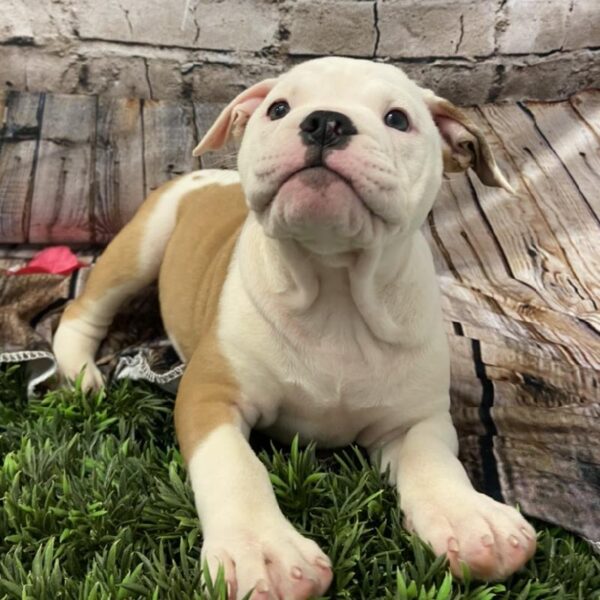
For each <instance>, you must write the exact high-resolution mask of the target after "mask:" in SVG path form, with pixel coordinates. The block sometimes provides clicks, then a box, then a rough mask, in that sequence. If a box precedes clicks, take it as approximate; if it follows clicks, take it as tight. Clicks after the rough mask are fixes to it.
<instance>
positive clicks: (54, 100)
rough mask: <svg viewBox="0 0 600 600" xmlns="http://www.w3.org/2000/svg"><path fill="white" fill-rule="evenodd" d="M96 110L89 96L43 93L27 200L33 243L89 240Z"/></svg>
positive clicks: (30, 237)
mask: <svg viewBox="0 0 600 600" xmlns="http://www.w3.org/2000/svg"><path fill="white" fill-rule="evenodd" d="M96 110H97V98H95V97H92V96H69V95H61V94H57V95H50V96H47V98H46V102H45V106H44V113H43V117H42V131H41V140H40V148H39V158H38V165H37V169H36V173H35V179H34V184H33V197H32V203H31V223H30V227H29V241H31V242H33V243H64V242H68V243H77V242H88V241H90V240H91V239H93V236H92V230H93V229H92V210H91V205H92V199H93V193H94V186H95V183H94V140H95V135H96Z"/></svg>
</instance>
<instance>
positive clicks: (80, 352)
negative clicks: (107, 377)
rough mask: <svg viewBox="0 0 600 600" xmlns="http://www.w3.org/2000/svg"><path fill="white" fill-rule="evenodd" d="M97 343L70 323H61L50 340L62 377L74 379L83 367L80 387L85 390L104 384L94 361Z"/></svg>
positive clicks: (69, 379) (97, 387)
mask: <svg viewBox="0 0 600 600" xmlns="http://www.w3.org/2000/svg"><path fill="white" fill-rule="evenodd" d="M96 346H97V343H96V342H95V341H94V339H93V338H91V337H90V336H86V335H85V334H84V333H82V332H81V331H78V330H77V329H76V328H75V327H73V326H72V325H70V324H68V323H67V324H65V323H61V324H60V325H59V327H58V329H57V330H56V333H55V335H54V340H53V342H52V350H53V351H54V356H55V357H56V362H57V363H58V371H59V373H60V375H61V377H63V378H64V379H67V380H68V381H75V379H77V377H79V375H80V373H81V370H82V369H85V371H84V373H83V379H82V381H81V387H82V388H83V389H84V390H85V391H88V390H94V389H99V388H101V387H103V386H104V378H103V377H102V373H101V372H100V369H98V367H97V366H96V364H95V362H94V353H95V351H96Z"/></svg>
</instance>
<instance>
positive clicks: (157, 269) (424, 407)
mask: <svg viewBox="0 0 600 600" xmlns="http://www.w3.org/2000/svg"><path fill="white" fill-rule="evenodd" d="M231 136H234V137H237V138H238V139H240V140H241V146H240V150H239V157H238V165H239V173H238V172H234V171H218V170H206V171H197V172H194V173H191V174H189V175H186V176H184V177H181V178H179V179H177V180H174V181H171V182H169V183H168V184H166V185H164V186H163V187H161V188H160V189H158V190H156V191H155V192H153V193H152V194H151V195H150V197H149V198H148V199H147V200H146V201H145V203H144V204H143V205H142V207H141V208H140V210H139V211H138V213H137V214H136V216H135V217H134V219H133V220H132V221H131V223H129V224H128V225H127V226H126V227H125V228H124V229H123V230H122V231H121V233H119V235H118V236H117V237H116V238H115V239H114V241H113V242H112V243H111V244H110V245H109V246H108V248H107V249H106V251H105V252H104V254H103V255H102V257H101V258H100V259H99V261H98V264H97V265H96V267H95V268H94V270H93V272H92V274H91V276H90V279H89V282H88V284H87V286H86V289H85V291H84V293H83V294H82V295H81V296H80V297H79V298H78V299H77V300H76V301H74V302H73V303H72V304H71V305H70V306H69V307H68V309H67V310H66V312H65V314H64V317H63V319H62V321H61V324H60V327H59V329H58V331H57V333H56V337H55V341H54V349H55V352H56V355H57V357H58V360H59V363H60V367H61V369H62V372H63V373H64V374H65V375H66V376H69V377H75V376H76V375H77V374H78V373H79V371H80V369H81V368H82V367H83V366H84V365H85V366H86V372H85V384H86V385H88V386H94V385H98V384H101V378H100V375H99V372H98V370H97V368H96V367H95V365H94V354H95V352H96V349H97V347H98V344H99V342H100V340H101V339H102V337H103V336H104V335H105V333H106V330H107V327H108V325H109V323H110V321H111V319H112V317H113V315H114V314H115V312H116V311H117V309H118V307H119V305H121V304H122V303H123V302H124V301H126V300H127V298H129V297H130V296H131V295H132V294H134V293H135V292H136V291H138V290H139V289H140V288H142V287H143V286H145V285H146V284H148V283H149V282H151V281H152V280H154V279H156V278H157V277H158V280H159V289H160V302H161V310H162V316H163V320H164V324H165V327H166V330H167V332H168V334H169V337H170V339H171V340H172V342H173V344H174V345H175V348H176V349H177V351H178V353H179V354H180V355H181V358H182V359H183V360H184V361H185V362H186V364H187V366H186V370H185V374H184V375H183V378H182V381H181V385H180V388H179V393H178V395H177V400H176V404H175V424H176V429H177V437H178V440H179V444H180V446H181V451H182V453H183V455H184V457H185V459H186V461H187V464H188V469H189V474H190V478H191V482H192V486H193V490H194V496H195V499H196V505H197V508H198V512H199V515H200V519H201V522H202V528H203V533H204V546H203V550H202V556H203V558H204V559H206V560H207V561H208V563H209V565H210V568H211V569H212V570H214V571H216V570H217V568H218V565H219V564H222V565H223V566H224V569H225V574H226V578H227V581H228V584H229V588H230V597H231V598H241V597H242V596H243V595H244V594H245V593H246V592H247V591H248V590H249V589H250V588H254V592H253V596H252V597H253V598H254V599H267V598H270V599H274V598H278V599H284V600H293V599H303V598H309V597H311V596H315V595H320V594H323V593H324V592H325V591H326V590H327V588H328V586H329V584H330V581H331V576H332V572H331V567H330V563H329V560H328V558H327V556H326V555H325V554H324V553H323V552H322V551H321V550H320V549H319V548H318V547H317V545H316V544H315V543H314V542H312V541H310V540H308V539H306V538H304V537H302V536H301V535H300V534H299V533H298V532H297V531H296V530H295V529H294V527H293V526H292V525H291V524H290V523H289V522H288V521H287V520H286V518H285V517H284V516H283V514H282V513H281V511H280V509H279V507H278V505H277V502H276V500H275V496H274V494H273V490H272V489H271V485H270V482H269V477H268V475H267V472H266V471H265V469H264V467H263V466H262V464H261V463H260V461H259V460H258V459H257V457H256V456H255V455H254V453H253V452H252V450H251V448H250V446H249V445H248V443H247V438H248V433H249V431H250V430H251V429H252V428H254V427H256V428H259V429H262V430H265V431H267V432H268V433H269V434H271V435H273V436H274V437H276V438H278V439H281V440H289V439H291V438H292V437H293V436H294V435H295V434H296V433H299V434H300V436H301V439H302V440H305V441H308V440H315V441H316V442H317V443H318V444H319V445H321V446H339V445H343V444H348V443H349V442H353V441H355V442H358V443H359V444H361V445H363V446H365V447H366V448H367V449H368V450H369V452H370V453H371V454H372V455H373V456H379V455H380V456H381V457H382V467H383V468H386V467H387V466H388V465H389V467H390V472H391V475H392V477H393V480H394V482H395V484H396V485H397V487H398V491H399V495H400V504H401V508H402V511H403V512H404V515H405V517H406V524H407V525H408V526H409V527H410V528H411V529H413V530H414V531H415V532H416V533H417V534H418V535H419V536H421V537H422V538H423V539H424V540H426V541H428V542H430V543H431V544H432V546H433V548H434V550H435V552H437V553H438V554H447V555H448V558H449V561H450V565H451V567H452V570H453V571H454V572H455V573H457V574H460V572H461V567H460V562H461V561H464V562H466V563H467V564H468V565H469V567H470V568H471V571H472V572H473V573H474V574H475V575H476V576H477V577H480V578H483V579H499V578H503V577H505V576H507V575H509V574H510V573H512V572H513V571H515V570H516V569H518V568H519V567H520V566H521V565H523V563H524V562H525V561H527V559H528V558H530V557H531V555H532V554H533V552H534V549H535V532H534V530H533V529H532V528H531V526H530V525H529V524H528V523H527V522H526V521H525V520H524V519H523V518H522V517H521V515H520V514H519V513H518V512H517V511H516V510H515V509H513V508H511V507H508V506H505V505H502V504H499V503H497V502H495V501H493V500H492V499H490V498H488V497H487V496H484V495H482V494H479V493H477V492H476V491H475V490H474V489H473V488H472V486H471V484H470V482H469V480H468V478H467V475H466V473H465V471H464V469H463V467H462V465H461V464H460V462H459V461H458V459H457V458H456V455H457V438H456V432H455V430H454V427H453V425H452V422H451V419H450V415H449V375H450V374H449V357H448V347H447V342H446V337H445V333H444V329H443V325H442V315H441V309H440V298H439V293H438V289H437V286H436V280H435V274H434V269H433V261H432V257H431V254H430V251H429V248H428V246H427V244H426V242H425V239H424V237H423V235H422V234H421V232H420V230H419V228H420V227H421V225H422V224H423V221H424V219H425V217H426V215H427V213H428V211H429V209H430V208H431V206H432V204H433V201H434V199H435V197H436V194H437V193H438V190H439V188H440V185H441V180H442V172H443V171H444V170H446V171H458V170H465V169H467V168H469V167H471V168H473V169H474V170H475V172H476V173H477V175H478V176H479V178H480V179H481V180H482V182H483V183H485V184H487V185H491V186H501V187H504V188H506V189H507V190H509V191H510V186H509V185H508V183H507V182H506V181H505V179H504V178H503V176H502V174H501V173H500V171H499V170H498V168H497V167H496V164H495V162H494V158H493V156H492V154H491V151H490V148H489V146H488V144H487V143H486V140H485V139H484V138H483V136H482V134H481V132H480V131H479V130H478V129H477V127H476V126H475V125H474V124H473V123H471V122H470V121H469V120H468V119H467V118H466V117H465V116H464V115H463V114H462V113H461V112H460V111H459V110H458V109H456V107H454V106H453V105H452V104H450V103H449V102H448V101H446V100H443V99H442V98H439V97H437V96H436V95H435V94H433V93H432V92H431V91H429V90H424V89H422V88H420V87H419V86H417V85H416V84H415V83H414V82H412V81H411V80H409V79H408V78H407V77H406V75H404V73H403V72H402V71H400V70H399V69H397V68H395V67H392V66H390V65H384V64H377V63H372V62H369V61H361V60H352V59H345V58H325V59H318V60H314V61H309V62H306V63H304V64H302V65H299V66H297V67H295V68H294V69H292V70H291V71H290V72H288V73H286V74H284V75H282V76H281V77H279V78H277V79H269V80H266V81H263V82H261V83H258V84H256V85H254V86H253V87H251V88H249V89H248V90H246V91H245V92H243V93H242V94H240V95H239V96H238V97H237V98H235V99H234V100H233V101H232V102H231V104H229V106H227V108H225V110H224V111H223V112H222V113H221V115H220V116H219V118H218V119H217V121H216V123H215V124H214V125H213V126H212V128H211V129H210V131H209V132H208V133H207V135H206V136H205V137H204V139H203V140H202V141H201V142H200V144H199V145H198V147H197V148H196V150H195V153H196V154H202V153H203V152H206V151H209V150H214V149H217V148H219V147H221V146H222V145H223V144H225V142H226V141H227V140H228V139H229V138H230V137H231Z"/></svg>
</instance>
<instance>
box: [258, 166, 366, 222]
mask: <svg viewBox="0 0 600 600" xmlns="http://www.w3.org/2000/svg"><path fill="white" fill-rule="evenodd" d="M293 179H299V180H301V181H302V185H303V186H305V187H306V188H309V189H312V190H313V191H314V192H317V193H318V192H319V191H323V192H324V190H325V189H326V188H327V186H328V185H330V184H331V182H332V181H336V180H337V181H339V182H342V183H343V184H344V185H345V186H347V188H348V189H349V191H350V192H351V196H353V197H355V198H356V199H358V201H359V202H360V204H362V206H363V207H364V208H365V209H366V210H367V211H368V212H369V213H370V214H371V215H372V216H375V213H374V212H373V211H372V210H371V208H370V207H369V205H368V204H367V203H366V202H365V201H364V199H363V198H362V197H361V195H360V194H359V193H358V192H357V191H356V189H355V187H354V185H353V184H352V181H351V180H350V179H348V177H345V176H344V175H342V174H341V173H340V172H339V171H336V170H335V169H332V168H330V167H329V166H327V165H326V164H324V163H322V162H318V163H313V164H308V165H304V166H303V167H301V168H299V169H296V170H295V171H292V172H291V173H289V174H288V175H287V176H286V177H285V178H284V179H283V181H282V182H281V184H280V185H279V188H278V190H277V193H279V192H280V191H281V190H282V189H283V188H284V187H285V186H286V184H287V183H289V182H291V180H293ZM276 196H277V194H275V196H274V197H273V198H272V199H271V202H269V204H271V203H272V202H273V200H274V199H275V197H276ZM265 208H267V207H265Z"/></svg>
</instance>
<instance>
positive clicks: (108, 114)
mask: <svg viewBox="0 0 600 600" xmlns="http://www.w3.org/2000/svg"><path fill="white" fill-rule="evenodd" d="M95 159H96V165H95V170H96V175H95V183H96V187H95V190H94V192H95V193H94V202H93V207H92V211H93V212H92V216H93V218H92V224H93V234H94V235H93V239H94V241H96V242H100V243H106V242H108V241H110V240H111V239H112V238H113V237H114V236H115V234H116V233H117V232H118V231H119V230H120V229H121V228H122V227H123V226H124V225H125V224H126V223H127V222H128V221H130V220H131V218H132V217H133V215H134V213H135V211H136V210H137V208H138V207H139V205H140V204H141V203H142V202H143V200H144V197H145V190H144V151H143V137H142V111H141V103H140V101H139V100H126V99H122V98H99V102H98V114H97V127H96V149H95Z"/></svg>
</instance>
